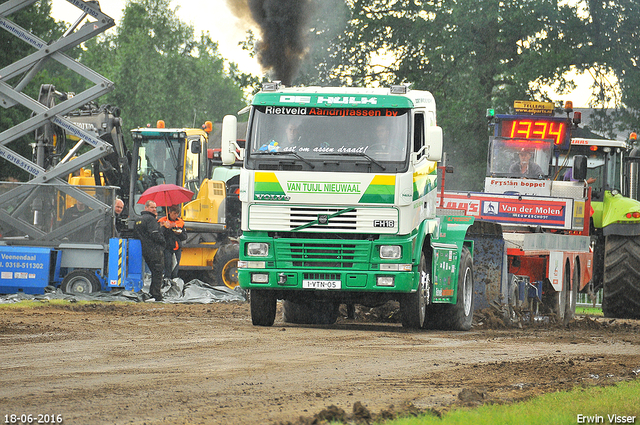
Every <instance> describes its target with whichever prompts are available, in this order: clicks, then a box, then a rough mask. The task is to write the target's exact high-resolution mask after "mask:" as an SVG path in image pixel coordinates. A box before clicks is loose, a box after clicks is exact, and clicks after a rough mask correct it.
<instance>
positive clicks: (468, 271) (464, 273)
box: [440, 247, 474, 331]
mask: <svg viewBox="0 0 640 425" xmlns="http://www.w3.org/2000/svg"><path fill="white" fill-rule="evenodd" d="M473 301H474V297H473V259H472V258H471V253H470V252H469V249H468V248H467V247H463V248H462V253H461V255H460V270H459V272H458V294H457V297H456V303H455V304H442V306H443V307H442V309H443V310H442V313H441V317H440V319H441V320H442V325H443V326H442V328H443V329H451V330H454V331H468V330H469V329H471V324H472V323H473Z"/></svg>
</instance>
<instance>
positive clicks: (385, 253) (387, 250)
mask: <svg viewBox="0 0 640 425" xmlns="http://www.w3.org/2000/svg"><path fill="white" fill-rule="evenodd" d="M401 257H402V248H401V247H400V246H399V245H380V258H387V259H397V258H401Z"/></svg>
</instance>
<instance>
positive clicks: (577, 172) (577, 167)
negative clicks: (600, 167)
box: [572, 155, 587, 181]
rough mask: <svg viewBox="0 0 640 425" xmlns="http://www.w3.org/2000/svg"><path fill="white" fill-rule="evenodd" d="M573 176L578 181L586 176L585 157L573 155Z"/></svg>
mask: <svg viewBox="0 0 640 425" xmlns="http://www.w3.org/2000/svg"><path fill="white" fill-rule="evenodd" d="M572 173H573V178H574V179H576V180H579V181H582V180H585V179H586V178H587V157H586V156H584V155H576V156H574V157H573V171H572Z"/></svg>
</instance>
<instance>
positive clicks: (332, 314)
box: [282, 300, 340, 325]
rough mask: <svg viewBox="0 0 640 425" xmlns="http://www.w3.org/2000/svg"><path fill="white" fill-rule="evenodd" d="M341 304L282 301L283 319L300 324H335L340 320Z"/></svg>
mask: <svg viewBox="0 0 640 425" xmlns="http://www.w3.org/2000/svg"><path fill="white" fill-rule="evenodd" d="M339 308H340V304H338V303H332V302H317V303H314V304H307V303H296V302H293V301H288V300H285V301H283V302H282V320H283V321H284V322H286V323H295V324H298V325H333V324H334V323H336V320H338V313H339Z"/></svg>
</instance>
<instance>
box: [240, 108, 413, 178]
mask: <svg viewBox="0 0 640 425" xmlns="http://www.w3.org/2000/svg"><path fill="white" fill-rule="evenodd" d="M301 111H303V112H304V113H302V112H301ZM293 112H296V113H293ZM409 117H410V113H409V110H408V109H385V108H381V109H372V108H366V109H365V108H344V109H338V108H297V107H291V108H289V107H270V106H255V107H254V110H253V114H252V119H251V123H250V128H249V133H248V141H247V148H248V149H247V163H246V164H247V168H255V169H263V168H270V169H273V168H276V169H277V168H281V169H292V166H294V168H293V169H305V170H314V171H333V170H334V169H335V170H337V169H338V168H340V169H341V170H345V167H346V169H348V170H354V171H369V172H372V171H373V172H380V171H382V172H392V173H393V172H397V171H399V170H403V169H405V168H406V166H407V161H408V147H409V140H410V138H409ZM265 153H271V154H268V155H265ZM383 170H384V171H383Z"/></svg>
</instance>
